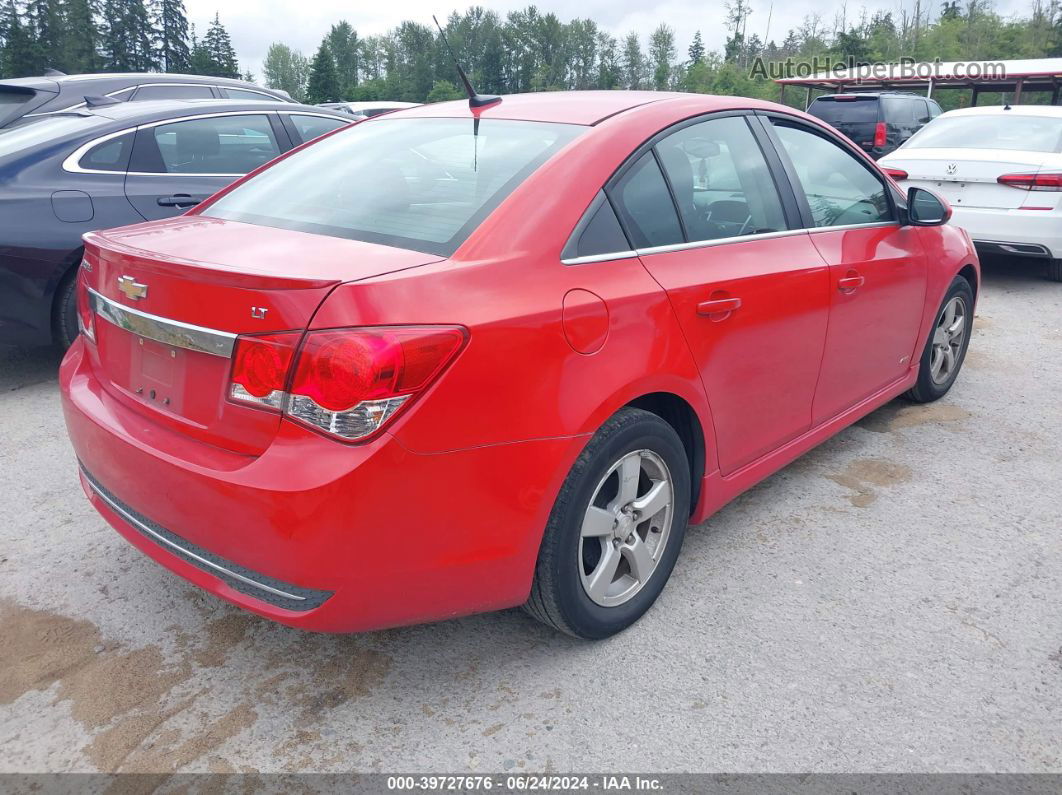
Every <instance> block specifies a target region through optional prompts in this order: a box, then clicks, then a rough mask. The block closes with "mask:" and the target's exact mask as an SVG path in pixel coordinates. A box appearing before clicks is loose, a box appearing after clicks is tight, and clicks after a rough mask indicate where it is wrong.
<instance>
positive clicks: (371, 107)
mask: <svg viewBox="0 0 1062 795" xmlns="http://www.w3.org/2000/svg"><path fill="white" fill-rule="evenodd" d="M419 104H420V103H419V102H382V101H381V102H322V103H321V104H320V105H318V107H319V108H330V109H332V110H338V111H340V112H342V113H349V114H350V115H351V116H357V117H358V118H362V119H367V118H368V117H370V116H379V115H380V114H381V113H389V112H391V111H392V110H402V109H403V108H415V107H417V105H419Z"/></svg>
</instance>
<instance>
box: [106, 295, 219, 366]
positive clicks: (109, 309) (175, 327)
mask: <svg viewBox="0 0 1062 795" xmlns="http://www.w3.org/2000/svg"><path fill="white" fill-rule="evenodd" d="M88 298H89V306H90V307H91V309H92V311H93V312H95V313H96V314H97V315H99V316H100V317H102V318H103V319H104V320H107V321H109V322H111V323H113V324H114V325H116V326H117V327H118V328H120V329H125V330H126V331H129V332H131V333H133V334H136V335H138V336H140V337H146V338H147V339H149V340H154V341H155V342H161V343H164V344H166V345H173V346H174V347H177V348H186V349H187V350H190V351H199V352H200V353H209V354H210V355H211V356H221V357H222V358H225V359H228V358H229V357H231V356H232V349H233V347H234V346H235V345H236V335H235V334H231V333H229V332H227V331H217V330H215V329H210V328H203V327H202V326H193V325H192V324H191V323H182V322H181V321H179V320H169V319H167V318H164V317H159V316H158V315H151V314H148V313H147V312H141V311H140V310H139V309H133V308H132V307H130V306H125V305H123V304H120V303H118V302H117V301H112V300H111V299H110V298H106V297H104V296H102V295H100V294H99V293H98V292H96V291H95V290H93V289H92V288H91V287H90V288H88Z"/></svg>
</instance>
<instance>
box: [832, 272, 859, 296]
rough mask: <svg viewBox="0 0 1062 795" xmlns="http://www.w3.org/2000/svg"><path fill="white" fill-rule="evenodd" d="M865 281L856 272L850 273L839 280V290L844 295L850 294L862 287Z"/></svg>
mask: <svg viewBox="0 0 1062 795" xmlns="http://www.w3.org/2000/svg"><path fill="white" fill-rule="evenodd" d="M865 281H866V279H865V278H863V277H862V276H860V275H859V274H858V273H856V272H855V271H848V274H847V275H846V276H844V277H843V278H841V279H838V280H837V289H838V290H840V291H841V292H842V293H850V292H853V291H854V290H855V289H856V288H858V287H862V286H863V283H864V282H865Z"/></svg>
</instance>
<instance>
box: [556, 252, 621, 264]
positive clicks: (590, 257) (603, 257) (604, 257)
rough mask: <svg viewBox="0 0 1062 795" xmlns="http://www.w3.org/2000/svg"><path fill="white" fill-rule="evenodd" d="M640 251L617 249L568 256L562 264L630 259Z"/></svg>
mask: <svg viewBox="0 0 1062 795" xmlns="http://www.w3.org/2000/svg"><path fill="white" fill-rule="evenodd" d="M637 256H638V252H637V251H634V250H633V249H632V250H630V251H616V252H612V253H609V254H587V255H586V256H585V257H568V258H567V259H562V260H561V264H562V265H588V264H590V263H591V262H608V261H610V260H617V259H630V258H631V257H637Z"/></svg>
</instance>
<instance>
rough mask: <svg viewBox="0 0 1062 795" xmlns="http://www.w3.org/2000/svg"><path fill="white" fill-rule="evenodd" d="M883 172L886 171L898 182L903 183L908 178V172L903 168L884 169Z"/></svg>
mask: <svg viewBox="0 0 1062 795" xmlns="http://www.w3.org/2000/svg"><path fill="white" fill-rule="evenodd" d="M882 171H884V172H885V173H886V174H888V175H889V176H890V177H892V178H893V179H894V180H896V181H897V182H901V181H902V180H905V179H907V177H908V174H907V172H906V171H904V170H903V169H902V168H883V169H882Z"/></svg>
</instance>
